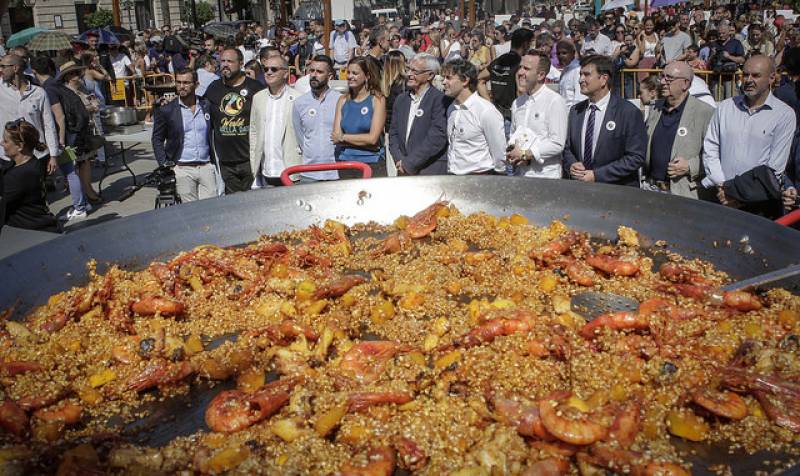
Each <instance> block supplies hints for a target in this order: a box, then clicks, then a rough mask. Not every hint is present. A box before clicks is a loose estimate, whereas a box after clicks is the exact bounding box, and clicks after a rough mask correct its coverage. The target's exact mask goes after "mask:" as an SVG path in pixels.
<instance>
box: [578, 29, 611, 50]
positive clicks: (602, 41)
mask: <svg viewBox="0 0 800 476" xmlns="http://www.w3.org/2000/svg"><path fill="white" fill-rule="evenodd" d="M589 50H594V53H595V54H597V55H604V56H611V55H612V54H613V53H614V50H613V49H612V48H611V39H610V38H609V37H607V36H606V35H604V34H602V33H600V32H597V36H596V37H595V39H594V40H592V39H590V38H589V37H588V36H587V37H586V39H585V40H584V42H583V47H582V48H581V55H585V54H586V52H587V51H589Z"/></svg>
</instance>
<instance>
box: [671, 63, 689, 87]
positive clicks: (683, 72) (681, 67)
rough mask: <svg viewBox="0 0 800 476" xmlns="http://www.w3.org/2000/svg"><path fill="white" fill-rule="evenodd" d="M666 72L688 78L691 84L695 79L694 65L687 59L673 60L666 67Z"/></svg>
mask: <svg viewBox="0 0 800 476" xmlns="http://www.w3.org/2000/svg"><path fill="white" fill-rule="evenodd" d="M664 73H666V74H668V75H670V76H674V77H677V78H686V79H687V80H688V81H689V83H690V84H691V82H692V80H693V79H694V71H692V67H691V66H689V64H688V63H687V62H685V61H672V62H670V63H669V64H667V66H666V67H665V68H664Z"/></svg>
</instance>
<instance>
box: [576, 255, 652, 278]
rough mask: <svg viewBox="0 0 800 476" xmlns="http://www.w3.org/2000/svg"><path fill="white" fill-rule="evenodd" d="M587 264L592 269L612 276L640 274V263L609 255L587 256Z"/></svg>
mask: <svg viewBox="0 0 800 476" xmlns="http://www.w3.org/2000/svg"><path fill="white" fill-rule="evenodd" d="M586 262H587V263H588V264H589V266H591V267H592V268H595V269H599V270H600V271H602V272H604V273H606V274H609V275H611V276H633V275H635V274H636V273H638V272H639V264H638V263H634V262H633V261H626V260H621V259H618V258H614V257H612V256H608V255H591V256H587V257H586Z"/></svg>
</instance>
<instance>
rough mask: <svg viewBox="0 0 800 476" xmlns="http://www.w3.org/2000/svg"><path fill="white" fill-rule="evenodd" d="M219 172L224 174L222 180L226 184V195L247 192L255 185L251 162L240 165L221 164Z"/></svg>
mask: <svg viewBox="0 0 800 476" xmlns="http://www.w3.org/2000/svg"><path fill="white" fill-rule="evenodd" d="M219 170H220V172H222V180H223V181H224V182H225V194H226V195H228V194H231V193H236V192H246V191H248V190H250V187H251V186H252V185H253V171H252V170H251V169H250V162H249V161H248V162H241V163H238V164H231V163H220V164H219Z"/></svg>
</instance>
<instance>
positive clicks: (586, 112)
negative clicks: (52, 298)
mask: <svg viewBox="0 0 800 476" xmlns="http://www.w3.org/2000/svg"><path fill="white" fill-rule="evenodd" d="M612 74H613V64H612V62H611V59H610V58H608V57H607V56H600V55H592V56H587V57H585V58H583V59H582V60H581V72H580V81H579V83H580V88H581V93H582V94H584V95H585V96H586V97H588V99H586V100H585V101H582V102H579V103H578V104H576V105H575V106H574V107H573V108H572V109H571V110H570V112H569V119H568V121H567V122H568V125H567V143H566V145H565V146H564V171H565V173H566V174H567V176H569V177H570V178H572V179H573V180H580V181H583V182H603V183H614V184H618V185H629V186H631V187H638V186H639V175H638V171H639V168H640V167H641V166H642V165H643V164H644V160H645V151H646V147H647V132H646V130H645V127H644V119H643V118H642V113H641V111H639V109H638V108H637V107H636V106H634V105H633V104H631V103H629V102H628V101H626V100H624V99H622V98H621V97H619V96H618V95H616V94H612V93H611V89H610V88H611V75H612Z"/></svg>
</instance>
